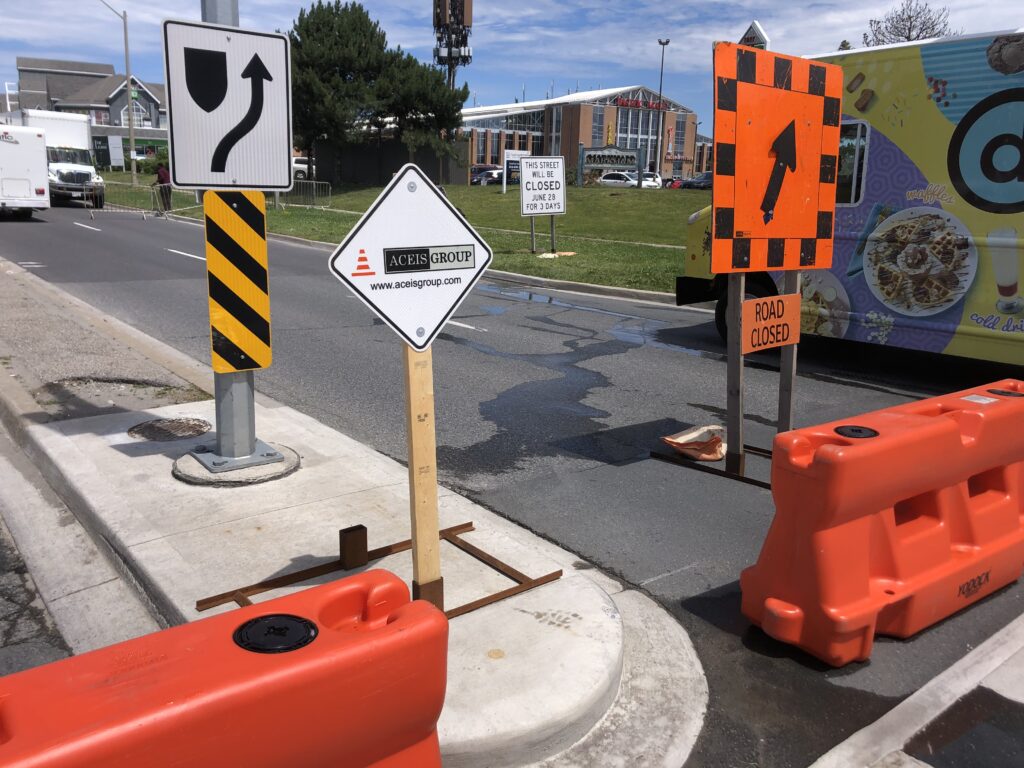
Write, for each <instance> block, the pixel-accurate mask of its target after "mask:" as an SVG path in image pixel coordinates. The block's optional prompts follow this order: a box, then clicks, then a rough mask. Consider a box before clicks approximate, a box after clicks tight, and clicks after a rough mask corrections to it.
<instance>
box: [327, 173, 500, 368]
mask: <svg viewBox="0 0 1024 768" xmlns="http://www.w3.org/2000/svg"><path fill="white" fill-rule="evenodd" d="M491 255H492V254H491V249H490V247H489V246H488V245H487V243H485V242H484V241H483V239H482V238H481V237H480V235H478V234H477V233H476V231H475V230H474V229H473V227H471V226H470V224H469V222H468V221H466V220H465V219H464V218H463V217H462V215H461V214H460V213H459V212H458V211H457V210H455V208H454V206H452V204H451V203H449V202H448V200H447V199H446V198H445V196H444V195H443V194H442V193H441V191H440V190H439V189H438V188H437V187H436V186H434V184H433V183H432V182H431V181H430V179H428V178H427V177H426V176H425V175H424V174H423V172H422V171H421V170H420V169H419V168H417V167H416V166H415V165H406V166H404V167H403V168H402V169H401V170H400V171H399V172H398V173H397V174H396V175H395V177H394V178H393V179H392V180H391V183H390V184H388V186H387V187H386V188H385V189H384V191H383V192H381V194H380V197H378V198H377V200H376V201H375V202H374V203H373V205H371V206H370V209H369V210H368V211H367V212H366V213H365V214H363V217H362V218H361V219H360V220H359V222H358V223H357V224H356V225H355V227H353V229H352V231H351V232H349V234H348V237H346V238H345V240H344V241H343V242H342V243H341V245H339V246H338V248H337V250H336V251H335V252H334V253H333V255H332V256H331V258H330V261H329V265H330V269H331V272H333V273H334V275H335V277H337V278H338V279H339V280H341V282H343V283H344V284H345V285H347V286H348V287H349V288H351V289H352V292H353V293H355V295H356V296H358V297H359V298H360V299H361V300H362V302H363V303H364V304H366V306H368V307H369V308H370V309H372V310H373V311H374V312H375V313H376V314H377V316H378V317H380V319H381V320H383V321H384V322H385V323H387V324H388V325H389V326H390V327H391V328H392V329H393V330H394V331H395V333H397V334H398V335H399V336H401V337H402V338H403V339H404V340H405V341H406V342H407V343H408V344H409V345H410V346H411V347H412V348H413V349H416V350H420V351H422V350H424V349H427V348H428V347H429V346H430V344H431V342H432V341H433V340H434V338H435V337H436V336H437V334H438V333H439V332H440V331H441V328H442V327H443V326H444V324H445V323H446V322H448V319H449V318H450V317H451V316H452V314H453V313H454V312H455V310H456V309H457V308H458V306H459V304H461V303H462V301H463V299H465V298H466V296H468V295H469V292H470V291H471V290H472V288H473V286H474V285H476V282H477V280H479V279H480V275H481V274H483V271H484V270H485V269H486V268H487V265H488V264H490V263H491Z"/></svg>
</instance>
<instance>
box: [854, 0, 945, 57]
mask: <svg viewBox="0 0 1024 768" xmlns="http://www.w3.org/2000/svg"><path fill="white" fill-rule="evenodd" d="M868 27H869V31H868V32H865V33H864V38H863V39H864V45H866V46H868V45H888V44H889V43H905V42H908V41H910V40H926V39H928V38H931V37H947V36H949V35H958V34H960V32H957V31H954V30H953V29H951V28H950V26H949V8H946V7H942V8H937V9H933V8H932V7H931V6H930V5H929V4H928V3H927V2H925V1H924V0H902V2H901V3H900V4H899V5H898V6H897V7H895V8H893V9H892V10H891V11H889V12H888V13H886V14H885V16H883V17H882V18H881V19H870V20H869V21H868Z"/></svg>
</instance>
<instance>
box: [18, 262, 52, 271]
mask: <svg viewBox="0 0 1024 768" xmlns="http://www.w3.org/2000/svg"><path fill="white" fill-rule="evenodd" d="M18 266H19V267H22V268H24V269H43V268H44V267H45V266H46V265H45V264H40V263H39V262H38V261H19V262H18Z"/></svg>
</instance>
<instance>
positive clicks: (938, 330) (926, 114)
mask: <svg viewBox="0 0 1024 768" xmlns="http://www.w3.org/2000/svg"><path fill="white" fill-rule="evenodd" d="M814 58H816V59H818V60H821V61H827V62H830V63H833V64H838V65H839V66H841V67H842V68H843V75H844V76H843V85H844V91H843V105H842V112H843V116H842V125H841V135H840V150H839V169H838V184H837V191H836V197H837V200H836V216H835V251H834V258H833V264H832V268H831V269H829V270H815V271H807V272H804V273H803V288H802V293H803V317H802V330H803V332H805V333H814V334H818V335H820V336H832V337H837V338H846V339H853V340H857V341H866V342H872V343H876V344H886V345H890V346H896V347H903V348H908V349H918V350H925V351H929V352H939V353H946V354H951V355H959V356H964V357H972V358H977V359H985V360H994V361H999V362H1007V363H1015V364H1018V365H1024V297H1022V296H1024V279H1022V276H1021V273H1022V271H1024V264H1022V261H1024V248H1022V243H1024V31H1020V32H1005V33H989V34H985V35H972V36H964V37H955V38H947V39H941V40H930V41H923V42H915V43H906V44H901V45H892V46H885V47H879V48H866V49H860V50H853V51H849V52H843V53H835V54H830V55H828V56H820V57H814ZM709 214H710V209H705V210H704V211H701V212H699V213H698V214H695V215H694V216H693V217H691V226H690V230H689V247H688V250H687V256H686V257H685V268H684V275H683V276H681V277H679V278H678V279H677V285H676V300H677V303H679V304H687V303H693V302H696V301H706V300H708V299H718V304H719V306H718V312H717V319H718V321H719V330H720V332H722V333H723V334H724V318H725V314H724V311H725V301H726V297H725V279H724V276H721V275H717V276H716V275H713V274H712V273H711V272H710V252H709V250H710V248H709V246H710V234H709V227H708V225H709V221H710V218H709ZM781 279H782V274H781V273H770V274H768V273H766V274H755V275H748V281H747V282H748V293H749V294H752V295H756V296H764V295H772V294H773V293H776V292H777V291H778V286H779V285H780V284H781Z"/></svg>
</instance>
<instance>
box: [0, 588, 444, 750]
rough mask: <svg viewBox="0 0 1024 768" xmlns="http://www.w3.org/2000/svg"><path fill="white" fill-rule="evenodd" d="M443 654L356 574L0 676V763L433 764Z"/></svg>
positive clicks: (401, 601)
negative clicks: (285, 595)
mask: <svg viewBox="0 0 1024 768" xmlns="http://www.w3.org/2000/svg"><path fill="white" fill-rule="evenodd" d="M447 650H448V624H447V621H446V619H445V617H444V614H443V613H442V612H441V611H439V610H437V609H436V608H434V607H433V606H432V605H430V604H429V603H427V602H425V601H422V600H417V601H415V602H410V600H409V592H408V589H407V588H406V586H405V584H404V583H403V582H402V581H401V580H399V579H398V578H397V577H396V576H394V575H393V574H390V573H387V572H385V571H368V572H366V573H362V574H359V575H356V576H352V577H351V578H347V579H344V580H342V581H337V582H334V583H332V584H328V585H324V586H320V587H314V588H312V589H308V590H305V591H303V592H300V593H297V594H294V595H289V596H287V597H282V598H278V599H276V600H270V601H267V602H265V603H261V604H259V605H254V606H250V607H246V608H240V609H238V610H235V611H231V612H229V613H224V614H220V615H218V616H214V617H212V618H209V619H203V620H200V621H196V622H193V623H191V624H186V625H183V626H179V627H174V628H172V629H168V630H165V631H163V632H157V633H154V634H152V635H147V636H145V637H140V638H137V639H135V640H130V641H128V642H125V643H119V644H118V645H112V646H109V647H107V648H103V649H100V650H98V651H93V652H91V653H86V654H83V655H82V656H76V657H72V658H69V659H65V660H63V661H58V662H55V663H53V664H47V665H45V666H42V667H37V668H35V669H31V670H28V671H25V672H20V673H18V674H15V675H10V676H8V677H5V678H0V765H3V766H5V767H6V768H29V766H31V767H32V768H38V767H41V766H46V767H47V768H51V767H55V766H60V767H61V768H142V766H146V768H170V767H171V766H246V768H263V767H264V766H266V768H270V767H271V766H274V768H278V767H279V766H282V765H301V766H303V767H304V768H364V767H367V766H374V767H375V768H430V767H432V766H437V767H438V768H439V767H440V765H441V755H440V749H439V747H438V741H437V730H436V724H437V719H438V717H439V716H440V714H441V707H442V706H443V704H444V693H445V679H446V660H447Z"/></svg>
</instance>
